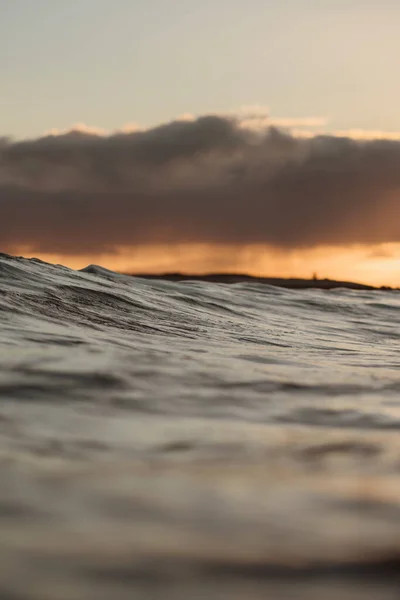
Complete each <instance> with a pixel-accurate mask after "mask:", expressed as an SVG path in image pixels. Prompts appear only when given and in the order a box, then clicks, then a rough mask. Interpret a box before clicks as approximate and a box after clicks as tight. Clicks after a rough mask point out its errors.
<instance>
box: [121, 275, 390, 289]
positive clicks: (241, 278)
mask: <svg viewBox="0 0 400 600" xmlns="http://www.w3.org/2000/svg"><path fill="white" fill-rule="evenodd" d="M129 275H131V276H133V277H142V278H144V279H161V280H166V281H209V282H214V283H226V284H232V283H263V284H266V285H273V286H276V287H283V288H288V289H310V288H315V289H321V290H332V289H335V288H345V289H349V290H394V289H399V288H392V287H388V286H380V287H375V286H373V285H366V284H363V283H355V282H352V281H336V280H335V279H318V278H317V277H315V276H314V277H313V278H312V279H301V278H297V277H290V278H286V277H256V276H253V275H244V274H240V273H233V274H232V273H208V274H205V275H191V274H188V273H159V274H154V273H129Z"/></svg>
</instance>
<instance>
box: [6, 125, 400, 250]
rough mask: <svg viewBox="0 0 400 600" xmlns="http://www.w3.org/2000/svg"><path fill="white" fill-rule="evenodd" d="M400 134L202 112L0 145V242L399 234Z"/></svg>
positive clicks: (289, 239) (313, 242) (386, 237)
mask: <svg viewBox="0 0 400 600" xmlns="http://www.w3.org/2000/svg"><path fill="white" fill-rule="evenodd" d="M399 186H400V142H397V141H387V140H380V141H377V140H375V141H356V140H353V139H348V138H337V137H334V136H317V137H312V138H295V137H292V136H290V135H289V134H286V133H284V132H282V131H279V130H277V129H275V128H269V129H266V130H264V131H262V132H256V131H254V130H252V129H248V128H245V127H243V126H242V124H241V123H240V121H238V120H235V119H229V118H223V117H218V116H206V117H202V118H199V119H197V120H194V121H174V122H171V123H169V124H167V125H163V126H160V127H157V128H154V129H150V130H147V131H138V132H135V133H120V134H115V135H111V136H107V137H105V136H98V135H93V134H88V133H82V132H70V133H68V134H64V135H58V136H48V137H43V138H40V139H37V140H33V141H23V142H12V141H6V140H3V141H2V143H1V144H0V250H1V251H13V250H14V249H15V248H18V247H19V246H24V247H30V248H32V251H37V252H49V253H55V252H61V253H66V254H83V253H88V252H104V251H112V250H113V249H115V248H116V247H119V246H122V245H123V246H129V245H131V246H138V245H146V244H154V243H184V242H195V243H199V242H200V243H215V244H219V243H220V244H226V243H229V244H238V245H247V244H252V243H265V244H268V245H271V246H275V247H279V248H296V247H313V246H318V245H322V244H333V245H335V244H337V245H343V244H355V243H366V244H368V243H381V242H396V241H400V219H399V209H400V202H399Z"/></svg>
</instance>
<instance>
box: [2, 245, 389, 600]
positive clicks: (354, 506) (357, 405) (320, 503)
mask: <svg viewBox="0 0 400 600" xmlns="http://www.w3.org/2000/svg"><path fill="white" fill-rule="evenodd" d="M399 310H400V294H399V293H398V292H389V291H351V290H340V289H338V290H333V291H319V290H304V291H293V290H284V289H281V288H275V287H270V286H267V285H263V284H257V283H242V284H234V285H222V284H215V283H204V282H182V283H173V282H167V281H161V280H159V281H152V280H143V279H139V278H132V277H128V276H123V275H119V274H117V273H113V272H110V271H107V270H104V269H101V268H100V267H89V268H88V269H86V270H84V271H81V272H79V271H73V270H70V269H67V268H66V267H62V266H54V265H48V264H45V263H42V262H40V261H37V260H27V259H20V258H14V257H10V256H7V255H0V477H1V485H0V598H1V599H3V598H4V599H7V600H11V599H12V600H19V599H25V598H26V599H28V600H84V599H85V600H87V599H92V598H93V599H95V598H96V599H99V600H102V599H104V600H105V599H111V598H113V599H114V598H115V599H116V600H119V599H121V600H125V598H126V599H128V598H129V599H130V598H155V599H158V598H160V599H181V598H182V599H192V598H193V599H196V598H205V597H207V598H211V599H219V598H229V599H231V600H236V599H240V600H242V599H243V600H245V599H246V600H247V599H248V600H253V599H256V598H257V599H258V598H267V597H268V598H288V599H291V598H304V599H307V600H313V599H314V598H315V599H321V598H323V599H336V598H341V599H342V600H346V599H347V598H349V599H357V600H358V599H363V600H369V599H374V600H375V599H376V600H381V599H382V600H386V599H390V600H392V599H393V600H395V599H396V600H397V598H398V597H399V596H398V594H399V589H400V439H399V430H400V375H399V366H400V358H399V352H398V350H399V339H400V326H399V325H400V316H399V315H400V312H399Z"/></svg>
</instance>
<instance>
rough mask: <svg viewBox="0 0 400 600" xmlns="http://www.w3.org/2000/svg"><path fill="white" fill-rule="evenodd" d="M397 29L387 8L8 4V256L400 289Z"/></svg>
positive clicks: (2, 53)
mask: <svg viewBox="0 0 400 600" xmlns="http://www.w3.org/2000/svg"><path fill="white" fill-rule="evenodd" d="M399 18H400V3H399V2H397V1H396V0H382V1H381V2H379V3H378V2H376V1H375V0H346V1H343V0H334V1H333V0H279V2H278V1H276V0H269V1H268V0H246V2H245V1H244V0H213V1H211V0H203V1H202V2H199V1H198V0H196V1H195V0H180V1H179V0H152V2H148V1H144V0H112V1H111V0H69V2H68V3H67V2H61V1H60V0H35V1H34V2H33V1H32V0H0V78H1V79H0V88H1V94H0V138H1V137H2V136H3V137H4V138H9V139H8V141H4V142H3V143H1V142H0V209H1V211H2V214H3V215H8V217H7V218H8V219H9V220H8V221H7V218H5V217H3V227H1V226H0V250H2V249H3V250H5V251H13V252H16V251H18V250H19V251H21V252H22V251H23V252H24V253H26V254H27V255H29V254H30V255H33V254H35V255H40V256H41V257H45V258H47V257H49V258H53V259H59V260H60V261H61V262H64V263H67V264H71V265H74V266H75V265H77V266H83V264H84V263H85V262H87V261H89V262H97V261H98V262H100V261H102V264H106V265H107V266H110V267H114V268H117V267H120V268H130V267H132V268H135V269H138V270H144V269H145V270H159V269H166V270H169V269H173V270H179V269H192V270H195V271H197V272H198V271H201V270H221V269H223V270H238V269H239V270H246V271H252V272H257V274H268V273H270V274H271V275H275V274H283V275H297V274H299V275H304V276H309V275H310V274H311V272H310V271H314V270H315V269H316V268H318V270H319V271H320V272H321V275H324V276H333V275H334V276H343V277H352V278H358V279H360V278H361V279H363V280H364V281H367V280H368V281H371V282H374V283H391V284H396V283H397V284H399V285H400V262H399V257H400V245H398V244H399V243H400V231H399V228H398V227H397V221H396V219H397V217H398V214H399V210H398V185H399V183H400V181H398V177H397V170H400V162H399V161H400V159H399V150H398V148H399V145H398V144H399V143H398V141H397V140H400V133H399V132H400V112H399V110H398V99H399V97H400V79H399V78H398V75H397V60H396V57H398V56H399V55H400V37H399V36H398V23H399V22H400V21H399ZM213 118H214V121H212V119H213ZM176 119H178V120H176ZM207 119H208V120H207ZM210 119H211V120H210ZM160 125H161V126H160ZM282 125H283V126H285V127H286V130H285V132H284V133H283V132H282V135H281V137H279V136H278V134H277V135H276V136H275V138H274V139H272V137H273V136H272V137H271V135H270V134H269V133H268V131H267V129H266V128H267V127H268V126H279V127H281V126H282ZM71 129H75V130H76V129H78V130H79V133H77V132H75V133H73V134H71V133H68V132H70V131H71ZM115 132H119V134H118V135H115ZM49 133H52V143H53V146H51V144H50V146H49V142H48V138H46V136H47V135H48V134H49ZM242 134H243V135H242ZM321 135H323V136H325V137H323V139H322V138H321ZM254 136H255V137H254ZM285 136H286V138H285ZM318 136H320V137H319V138H318ZM355 138H357V140H356V139H355ZM371 138H380V140H373V139H371ZM385 138H386V139H388V140H391V143H390V144H389V142H385V143H384V142H383V141H382V140H384V139H385ZM318 139H319V141H318ZM321 139H322V141H321ZM29 140H32V141H31V142H29ZM34 140H36V141H34ZM46 140H47V141H46ZM345 140H347V142H346V141H345ZM360 140H361V141H360ZM46 144H47V146H46ZM385 144H386V145H385ZM166 148H167V149H168V151H167V150H166ZM149 152H150V154H151V153H152V152H153V153H154V154H152V155H151V157H149V156H148V153H149ZM171 152H172V154H171ZM188 152H189V154H188ZM190 152H192V154H190ZM146 153H147V154H146ZM293 162H294V163H296V164H295V165H293ZM105 165H111V166H109V167H108V169H107V168H106V167H105ZM157 169H160V177H159V180H160V181H159V182H158V184H157V183H154V178H155V176H154V174H155V173H156V172H157ZM105 171H107V177H108V179H107V177H106V176H105ZM128 171H129V172H130V175H129V176H128V175H127V172H128ZM233 171H234V172H235V173H236V179H235V181H234V183H232V172H233ZM261 172H262V174H260V173H261ZM132 173H134V175H132ZM102 175H103V176H102ZM96 178H97V180H96ZM99 182H102V183H101V185H102V186H103V187H101V185H100V183H99ZM156 188H157V189H156ZM238 190H239V191H238ZM241 194H242V195H241ZM149 198H151V201H149ZM207 198H208V199H207ZM211 198H212V201H211V200H210V199H211ZM146 202H147V203H149V202H150V205H151V206H152V209H153V213H154V214H155V215H156V216H157V215H159V219H158V220H157V218H156V219H155V220H154V222H153V221H152V215H151V214H150V213H149V214H147V215H146V214H145V211H144V210H143V206H145V205H146ZM212 202H213V203H214V204H212ZM113 206H114V209H112V207H113ZM216 206H218V210H216ZM16 207H19V209H21V210H22V208H21V207H23V210H24V214H25V215H30V211H33V213H35V214H36V215H37V216H38V218H37V222H36V221H35V219H33V220H32V218H31V217H32V215H30V217H29V219H31V221H30V222H29V219H28V216H27V218H26V219H25V220H24V219H23V218H22V217H21V216H19V217H17V216H16V214H15V211H16ZM107 207H108V208H107ZM39 209H40V210H39ZM288 210H289V211H291V214H292V216H293V215H297V223H296V222H295V219H294V218H287V217H288V213H287V211H288ZM40 211H43V213H42V212H40ZM110 214H113V217H112V219H111V221H112V226H111V229H107V228H106V227H104V223H103V222H102V221H101V218H100V216H99V215H103V217H104V218H106V217H105V216H104V215H108V216H107V219H109V218H110V216H109V215H110ZM216 214H218V218H216ZM67 215H68V218H67ZM139 215H140V217H141V218H142V219H144V220H143V221H141V220H140V219H138V216H139ZM160 215H161V216H162V219H161V216H160ZM82 219H83V221H82ZM85 219H90V222H91V223H92V224H93V227H92V230H93V231H92V235H87V240H88V241H87V243H86V242H85V243H84V242H83V238H82V231H83V230H85V227H86V231H88V229H87V228H88V226H89V223H88V222H87V220H85ZM328 221H329V227H328V225H327V222H328ZM61 222H63V223H64V226H63V228H62V227H61ZM194 222H196V223H199V222H200V225H201V226H200V228H197V229H199V231H198V232H197V233H198V235H194V230H195V228H194V227H193V223H194ZM30 223H31V228H30V229H29V226H30ZM127 223H128V224H129V223H130V224H131V227H128V226H127ZM135 223H136V226H135ZM226 223H230V226H229V227H228V226H227V225H226ZM67 224H68V227H67ZM216 224H217V226H216ZM51 230H54V231H55V232H56V234H55V235H51ZM21 232H24V235H23V236H22V237H21ZM61 232H62V234H61ZM118 232H120V239H119V240H118V235H119V233H118ZM76 235H79V243H78V245H77V244H76V243H74V244H73V243H72V239H73V238H74V236H76ZM68 240H69V241H68ZM56 242H57V243H56ZM72 246H73V247H72ZM190 257H192V258H190ZM398 280H399V281H398Z"/></svg>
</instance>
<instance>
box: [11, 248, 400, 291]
mask: <svg viewBox="0 0 400 600" xmlns="http://www.w3.org/2000/svg"><path fill="white" fill-rule="evenodd" d="M18 254H22V255H23V256H27V257H33V256H36V257H37V258H41V259H42V260H45V261H47V262H51V263H58V264H63V265H66V266H69V267H71V268H74V269H80V268H82V267H85V266H87V265H88V264H99V265H101V266H103V267H106V268H108V269H112V270H115V271H122V272H130V273H165V272H181V273H192V274H204V273H212V272H214V273H216V272H219V273H221V272H224V273H246V274H250V275H257V276H271V277H304V278H311V277H312V276H313V274H314V273H316V274H317V276H318V277H319V278H321V279H323V278H325V277H327V278H330V279H339V280H347V281H357V282H361V283H366V284H371V285H377V286H380V285H390V286H393V287H399V286H400V244H381V245H376V246H368V247H366V246H354V247H350V248H348V247H339V248H338V247H335V248H333V247H320V248H316V249H308V250H295V251H291V252H288V251H278V250H274V249H271V248H268V247H265V246H260V245H251V246H246V247H241V248H238V247H235V246H228V245H218V246H216V245H215V246H210V245H206V244H183V245H170V246H168V245H163V246H154V245H153V246H142V247H136V248H120V249H119V251H118V252H116V253H113V254H99V255H90V256H84V255H82V256H68V255H53V254H40V253H37V252H36V253H32V252H30V251H29V249H26V248H25V249H20V251H19V252H18Z"/></svg>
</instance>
